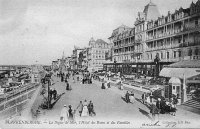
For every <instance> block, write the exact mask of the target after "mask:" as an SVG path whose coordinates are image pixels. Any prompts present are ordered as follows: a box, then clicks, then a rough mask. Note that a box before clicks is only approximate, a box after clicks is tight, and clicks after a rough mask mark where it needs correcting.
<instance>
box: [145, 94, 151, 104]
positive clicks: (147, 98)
mask: <svg viewBox="0 0 200 129" xmlns="http://www.w3.org/2000/svg"><path fill="white" fill-rule="evenodd" d="M146 102H147V104H148V105H149V104H150V103H151V102H150V95H147V97H146Z"/></svg>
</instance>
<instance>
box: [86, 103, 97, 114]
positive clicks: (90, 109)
mask: <svg viewBox="0 0 200 129" xmlns="http://www.w3.org/2000/svg"><path fill="white" fill-rule="evenodd" d="M88 111H89V116H93V115H95V116H96V113H95V111H94V105H93V103H92V101H90V103H89V104H88Z"/></svg>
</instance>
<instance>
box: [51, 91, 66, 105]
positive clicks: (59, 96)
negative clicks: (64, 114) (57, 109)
mask: <svg viewBox="0 0 200 129" xmlns="http://www.w3.org/2000/svg"><path fill="white" fill-rule="evenodd" d="M64 94H65V92H64V93H62V94H60V95H58V97H57V98H56V100H55V101H54V102H53V103H52V104H51V108H53V106H54V105H55V104H56V102H57V101H58V100H59V99H60V98H61V96H62V95H64Z"/></svg>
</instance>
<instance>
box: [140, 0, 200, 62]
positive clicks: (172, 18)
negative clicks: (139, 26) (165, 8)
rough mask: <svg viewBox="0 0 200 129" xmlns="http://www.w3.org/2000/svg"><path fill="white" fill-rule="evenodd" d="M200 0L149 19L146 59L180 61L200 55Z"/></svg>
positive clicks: (198, 57)
mask: <svg viewBox="0 0 200 129" xmlns="http://www.w3.org/2000/svg"><path fill="white" fill-rule="evenodd" d="M199 3H200V1H198V2H197V3H196V4H194V3H193V2H192V4H191V5H190V7H189V8H186V9H183V8H180V9H178V10H176V11H175V12H174V13H170V12H168V15H167V16H161V17H158V18H157V19H155V20H152V21H148V23H147V30H146V35H147V36H146V44H145V45H146V46H147V48H146V51H145V53H144V54H143V60H147V61H153V59H154V57H155V56H156V55H158V57H159V59H160V62H172V63H173V62H178V61H181V60H192V59H200V4H199Z"/></svg>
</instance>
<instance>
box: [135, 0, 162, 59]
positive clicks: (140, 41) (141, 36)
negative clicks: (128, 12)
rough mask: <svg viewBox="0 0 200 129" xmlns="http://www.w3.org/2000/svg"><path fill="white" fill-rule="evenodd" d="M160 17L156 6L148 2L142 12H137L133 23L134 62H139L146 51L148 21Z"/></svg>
mask: <svg viewBox="0 0 200 129" xmlns="http://www.w3.org/2000/svg"><path fill="white" fill-rule="evenodd" d="M158 17H160V13H159V11H158V8H157V6H156V5H155V4H154V3H152V2H150V3H149V4H147V5H146V6H145V8H144V10H143V12H138V17H137V18H136V21H135V50H134V51H135V54H134V57H135V60H136V62H137V61H138V62H140V61H141V60H142V59H143V55H144V53H145V50H146V47H147V46H146V43H145V41H146V29H147V23H148V21H153V20H156V19H157V18H158Z"/></svg>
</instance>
